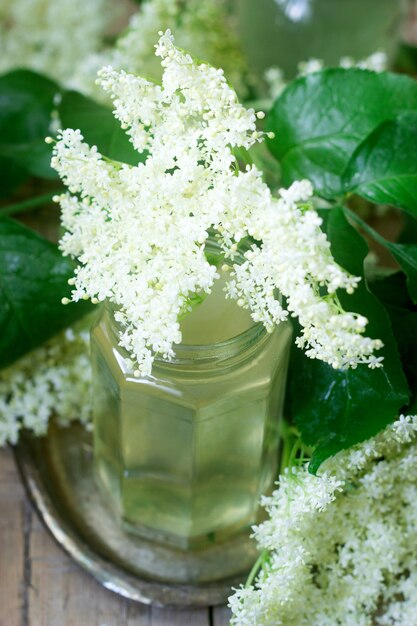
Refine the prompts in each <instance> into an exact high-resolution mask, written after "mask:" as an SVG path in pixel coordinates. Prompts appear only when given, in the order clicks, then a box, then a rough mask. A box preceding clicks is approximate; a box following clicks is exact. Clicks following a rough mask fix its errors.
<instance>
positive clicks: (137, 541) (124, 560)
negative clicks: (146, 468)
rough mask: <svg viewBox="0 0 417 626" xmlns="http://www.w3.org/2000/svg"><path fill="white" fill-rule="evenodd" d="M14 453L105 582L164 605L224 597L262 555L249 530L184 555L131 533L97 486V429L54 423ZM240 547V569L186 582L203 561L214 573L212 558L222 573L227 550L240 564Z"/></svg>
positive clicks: (78, 555)
mask: <svg viewBox="0 0 417 626" xmlns="http://www.w3.org/2000/svg"><path fill="white" fill-rule="evenodd" d="M14 452H15V458H16V462H17V465H18V467H19V469H20V473H21V475H22V478H23V481H24V483H25V486H26V489H27V491H28V493H29V496H30V498H31V500H32V501H33V503H34V505H35V507H36V509H37V511H38V513H39V515H40V517H41V519H42V521H43V522H44V523H45V525H46V527H47V528H48V529H49V531H50V532H51V533H52V535H53V536H54V538H55V539H56V541H57V542H58V543H59V544H60V545H61V546H62V548H63V549H64V550H65V551H66V552H67V553H68V554H69V555H70V556H71V557H72V558H73V559H74V560H75V561H76V562H77V563H78V564H79V565H80V566H81V567H83V568H84V569H85V570H87V571H88V572H89V573H90V574H92V575H93V576H94V578H96V579H97V580H98V581H99V582H100V583H101V584H102V585H104V587H106V588H107V589H110V590H111V591H114V592H115V593H118V594H120V595H122V596H124V597H126V598H129V599H131V600H135V601H137V602H142V603H145V604H155V605H160V606H166V605H171V606H195V607H197V606H200V607H201V606H210V605H217V604H224V603H225V602H226V599H227V597H228V596H229V595H230V594H231V588H232V587H236V586H238V585H239V584H240V583H241V582H243V581H244V580H245V578H246V574H247V571H248V570H249V569H250V566H251V564H252V563H253V562H254V561H255V559H256V556H257V553H256V547H255V545H254V542H253V541H251V540H249V538H248V535H247V534H246V535H242V536H240V537H239V538H237V539H236V540H234V542H229V543H228V544H220V545H217V546H213V547H210V549H209V550H208V551H207V550H206V551H204V553H201V552H194V553H193V552H191V553H185V554H184V553H180V552H178V551H177V550H175V549H173V548H167V547H162V546H159V545H158V544H155V543H152V542H150V541H147V540H145V539H141V538H140V537H138V536H136V535H133V534H131V533H127V532H126V531H125V530H124V529H123V526H122V525H121V524H120V523H119V520H118V517H117V515H116V514H115V512H114V510H113V509H112V508H111V505H110V503H109V502H108V501H107V500H108V499H106V497H105V496H104V495H103V494H102V492H101V491H100V489H99V488H98V487H97V485H96V482H95V478H94V473H93V464H92V445H91V434H89V433H87V432H86V431H85V429H84V428H82V427H81V426H80V425H78V424H75V425H72V426H71V427H68V428H58V427H56V426H54V425H52V426H51V428H50V430H49V432H48V436H47V437H43V438H37V437H33V436H31V435H27V434H25V435H24V436H22V437H21V439H20V442H19V444H18V445H17V446H16V447H15V448H14ZM236 554H240V561H241V563H242V570H243V571H242V570H241V572H242V573H241V574H240V575H238V576H236V575H230V576H229V575H228V574H227V573H226V575H223V578H222V579H220V580H214V581H212V582H200V583H198V584H188V583H184V582H181V580H186V579H187V578H188V580H190V579H191V580H201V576H199V574H200V573H201V568H202V565H203V566H204V568H205V570H207V571H209V572H210V563H211V562H212V563H213V565H212V571H213V572H214V567H215V564H216V563H218V561H219V556H221V559H222V561H223V563H225V564H226V567H227V563H229V562H230V563H231V564H232V565H231V566H232V567H233V557H234V555H236ZM242 555H244V558H243V559H242ZM194 572H195V574H196V575H195V578H193V575H194ZM203 578H204V577H203Z"/></svg>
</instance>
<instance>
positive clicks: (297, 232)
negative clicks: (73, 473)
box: [52, 31, 382, 375]
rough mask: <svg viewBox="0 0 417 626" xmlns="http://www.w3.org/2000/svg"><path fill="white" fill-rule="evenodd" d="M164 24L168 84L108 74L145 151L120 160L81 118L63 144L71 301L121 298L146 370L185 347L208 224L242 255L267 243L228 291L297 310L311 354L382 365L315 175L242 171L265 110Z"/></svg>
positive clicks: (250, 304) (264, 307)
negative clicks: (327, 225) (320, 204)
mask: <svg viewBox="0 0 417 626" xmlns="http://www.w3.org/2000/svg"><path fill="white" fill-rule="evenodd" d="M160 35H161V36H160V39H159V42H158V44H157V46H156V54H157V56H159V57H161V59H162V66H163V77H162V84H161V85H157V84H154V83H152V82H149V81H148V80H145V79H144V78H140V77H137V76H133V75H131V74H127V73H125V72H123V71H120V72H118V71H115V70H113V69H112V68H110V67H107V68H103V70H101V72H100V78H99V82H100V84H101V85H102V87H103V88H104V89H105V90H106V91H107V92H108V93H109V94H110V95H111V97H112V99H113V101H114V106H115V116H116V117H117V119H118V120H119V121H120V123H121V125H122V127H123V128H125V129H126V132H127V134H128V135H129V136H130V138H131V141H132V143H133V145H134V147H135V148H136V149H137V150H138V152H143V151H144V150H146V151H148V152H149V154H148V155H147V157H146V160H145V162H143V163H139V164H138V165H137V166H130V165H126V164H122V163H115V162H112V161H110V160H109V159H106V158H104V157H102V156H101V155H100V154H99V152H98V151H97V149H96V148H95V147H92V148H90V147H89V146H87V145H86V144H85V143H83V140H82V136H81V134H80V132H79V131H76V130H65V131H63V132H62V133H61V134H60V135H59V141H58V142H57V144H56V145H55V146H54V151H53V159H52V166H53V167H54V168H55V169H56V170H57V171H58V172H59V174H60V176H61V177H62V179H63V181H64V183H65V184H66V185H67V186H68V188H69V193H67V194H64V195H62V196H60V197H59V198H57V200H58V201H59V202H60V204H61V207H62V221H63V225H64V226H65V228H66V230H67V232H66V234H65V235H64V237H63V238H62V240H61V243H60V246H61V249H62V251H63V252H64V254H67V255H71V256H74V257H76V258H78V260H79V266H78V268H77V270H76V273H75V276H74V278H73V279H72V284H73V285H74V287H75V288H74V291H73V293H72V298H73V300H78V299H80V298H83V297H86V296H87V297H89V298H91V299H92V300H93V302H98V301H103V300H105V299H107V300H109V301H111V302H113V303H114V304H115V306H116V309H117V312H116V314H115V316H116V320H117V321H118V322H119V323H120V325H121V327H122V328H123V331H122V332H121V336H120V345H121V346H123V347H124V348H125V349H126V350H128V352H129V353H130V354H131V355H132V358H133V360H134V361H135V362H136V364H137V366H136V374H137V375H148V374H149V373H150V371H151V366H152V361H153V357H154V355H155V354H160V355H163V356H164V357H165V358H171V357H173V355H174V348H173V345H174V344H178V343H179V342H180V341H181V333H180V329H179V322H178V317H179V315H180V314H181V313H182V312H183V311H184V310H185V309H186V308H187V302H188V301H189V298H190V297H192V296H193V295H194V294H195V293H197V294H204V293H209V292H210V289H211V287H212V285H213V282H214V280H215V279H216V278H218V274H217V271H216V267H215V266H213V265H210V264H209V263H208V261H207V259H206V257H205V241H206V239H207V237H208V233H209V230H210V229H214V231H215V232H216V233H217V235H218V240H219V243H220V245H221V246H222V248H223V250H224V253H225V255H226V256H227V257H230V258H231V261H232V263H233V258H234V254H235V252H236V249H237V246H238V243H239V242H240V240H241V239H242V238H245V237H247V236H249V237H252V238H253V239H254V240H256V241H258V242H262V243H260V244H257V245H254V246H253V247H252V248H251V249H250V250H248V251H247V252H246V254H245V262H244V263H243V265H238V264H234V268H233V270H232V272H231V273H230V280H229V283H228V286H227V295H228V296H229V297H232V298H235V299H237V301H238V304H239V305H240V306H243V307H245V308H248V309H250V311H251V313H252V316H253V319H254V320H255V321H261V322H262V323H263V324H264V325H265V326H266V328H267V329H268V330H272V328H273V326H274V325H275V324H278V323H279V322H281V321H283V320H285V319H286V318H287V317H288V315H289V312H290V313H291V314H292V315H295V316H297V317H298V318H299V320H300V323H301V325H302V326H303V331H302V336H301V337H300V338H299V339H298V340H297V342H298V344H299V345H301V346H303V347H305V348H306V351H307V354H308V355H309V356H311V357H314V358H320V359H323V360H325V361H326V362H328V363H331V364H332V365H333V366H334V367H343V366H355V365H356V364H357V363H368V364H369V365H371V366H377V365H379V361H380V359H378V358H376V357H374V356H373V351H374V350H375V349H378V348H380V347H381V345H382V344H381V342H380V341H378V340H373V339H369V338H367V337H364V336H363V331H364V329H365V326H366V319H365V318H363V317H361V316H358V315H355V314H351V313H346V312H344V311H343V310H342V309H341V307H340V304H339V302H338V300H337V297H336V294H335V292H336V290H337V289H346V290H347V291H348V292H351V291H353V289H354V288H355V286H356V284H357V282H358V280H359V279H357V278H355V277H352V276H350V275H348V274H347V273H346V272H345V271H344V270H343V269H342V268H340V267H339V266H338V265H337V264H336V263H335V262H334V260H333V258H332V256H331V253H330V245H329V243H328V241H327V239H326V237H325V235H324V234H323V232H322V231H321V229H320V224H321V220H320V218H319V216H318V215H317V213H316V212H315V210H314V209H313V208H312V206H311V203H309V202H308V201H309V199H310V197H311V195H312V193H313V190H312V187H311V184H310V183H309V182H308V181H300V182H296V183H294V184H293V185H292V187H291V188H290V189H288V190H284V189H282V190H281V191H280V197H279V198H275V197H273V196H272V194H271V191H270V190H269V188H268V187H267V185H266V184H265V183H264V182H263V181H262V176H261V172H260V171H259V170H257V169H256V167H254V166H252V167H250V166H248V167H247V169H246V170H245V171H243V172H242V171H239V170H238V168H237V163H236V159H235V157H234V154H233V148H235V147H240V148H245V149H248V148H250V147H251V146H252V145H253V144H254V143H256V142H257V141H259V140H261V139H262V134H261V133H259V132H258V131H257V130H256V116H255V113H254V111H253V110H248V109H245V108H244V107H243V106H242V105H241V104H239V102H238V100H237V97H236V94H235V92H234V91H233V90H232V89H231V88H230V87H229V85H228V84H227V82H226V79H225V77H224V75H223V72H222V70H217V69H214V68H213V67H210V66H207V65H205V64H200V63H196V62H195V61H193V59H192V58H191V56H190V55H188V54H187V53H185V52H183V51H182V50H180V49H178V48H176V47H175V46H174V43H173V38H172V35H171V33H170V31H167V32H166V33H165V34H162V33H161V34H160ZM258 116H259V114H258ZM138 160H139V155H138ZM277 289H278V290H279V292H280V293H281V294H282V296H284V297H285V298H286V300H287V310H284V309H283V307H282V305H281V303H280V301H279V299H277V297H276V290H277ZM323 289H325V290H326V291H327V295H326V296H325V297H322V296H321V295H320V291H321V290H323Z"/></svg>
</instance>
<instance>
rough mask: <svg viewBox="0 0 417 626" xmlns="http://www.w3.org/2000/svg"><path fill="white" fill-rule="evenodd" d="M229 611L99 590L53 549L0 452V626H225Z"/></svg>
mask: <svg viewBox="0 0 417 626" xmlns="http://www.w3.org/2000/svg"><path fill="white" fill-rule="evenodd" d="M229 617H230V614H229V611H228V609H227V608H222V607H220V608H219V607H217V608H209V609H197V610H189V609H184V610H181V609H169V608H166V609H160V608H153V607H148V606H145V605H141V604H137V603H134V602H131V601H129V600H125V599H124V598H121V597H119V596H117V595H116V594H113V593H112V592H111V591H107V590H106V589H104V587H101V585H99V584H98V583H97V582H96V581H95V580H94V579H93V578H92V577H91V576H90V575H89V574H87V573H86V572H84V571H82V570H81V569H80V568H79V567H78V565H76V563H74V562H73V561H72V560H71V559H70V558H69V557H68V556H67V555H66V554H65V553H64V552H63V550H62V549H61V548H60V547H59V546H58V545H57V544H56V543H55V541H54V540H53V539H52V537H51V536H50V535H49V533H48V532H47V531H46V530H45V528H44V527H43V525H42V524H41V522H40V521H39V519H38V517H37V514H36V512H35V511H34V510H33V508H32V506H31V504H30V502H29V501H28V499H27V497H26V495H25V493H24V490H23V487H22V485H21V482H20V478H19V475H18V472H17V469H16V467H15V464H14V460H13V456H12V454H11V452H10V450H0V626H228V624H229Z"/></svg>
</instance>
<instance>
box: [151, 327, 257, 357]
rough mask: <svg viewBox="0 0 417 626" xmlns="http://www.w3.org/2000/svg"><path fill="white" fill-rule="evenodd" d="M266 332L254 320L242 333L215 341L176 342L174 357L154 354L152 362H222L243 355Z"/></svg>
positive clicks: (255, 344)
mask: <svg viewBox="0 0 417 626" xmlns="http://www.w3.org/2000/svg"><path fill="white" fill-rule="evenodd" d="M268 334H269V333H268V332H267V330H266V329H265V327H264V325H263V324H261V323H260V322H254V323H253V324H252V325H251V326H250V327H249V328H247V329H246V330H244V331H243V332H242V333H239V334H238V335H233V337H229V338H228V339H224V340H222V341H218V342H215V343H208V344H183V343H180V344H176V345H175V347H174V352H175V356H174V357H172V358H171V359H165V358H164V357H161V356H159V355H155V359H154V363H155V365H156V366H162V367H169V366H171V365H173V366H175V365H210V364H213V363H216V364H220V363H224V362H225V361H229V360H230V359H234V358H236V357H240V356H243V355H245V354H246V353H247V351H248V350H250V349H251V348H255V347H257V346H258V345H259V344H260V343H261V342H262V339H263V338H266V337H267V336H268Z"/></svg>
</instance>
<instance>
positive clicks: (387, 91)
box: [266, 68, 417, 198]
mask: <svg viewBox="0 0 417 626" xmlns="http://www.w3.org/2000/svg"><path fill="white" fill-rule="evenodd" d="M407 111H417V82H416V81H414V80H412V79H411V78H408V77H406V76H400V75H396V74H390V73H386V72H384V73H381V74H377V73H375V72H369V71H366V70H360V69H341V68H339V69H327V70H323V71H322V72H318V73H315V74H311V75H309V76H306V77H303V78H299V79H297V80H295V81H294V82H293V83H291V84H290V85H289V86H288V87H287V89H286V90H285V91H284V92H283V93H282V94H281V96H280V97H279V98H278V99H277V100H276V101H275V103H274V106H273V108H272V110H271V112H270V113H269V115H268V118H267V121H266V129H267V130H268V131H273V132H274V133H275V139H272V140H269V148H270V150H271V151H272V153H273V154H274V155H275V156H276V157H277V158H278V160H279V161H280V163H281V166H282V174H283V183H284V184H286V185H288V184H290V183H291V182H292V181H294V180H296V179H299V178H308V179H309V180H311V182H312V183H313V185H314V187H315V189H316V191H317V193H318V194H319V195H322V196H323V197H325V198H336V197H340V196H342V195H343V193H344V189H343V185H342V181H341V178H342V174H343V172H344V170H345V168H346V166H347V164H348V162H349V160H350V158H351V156H352V154H353V153H354V151H355V150H356V148H357V147H358V146H359V144H360V143H361V142H362V141H363V140H364V139H365V138H366V137H367V136H368V135H369V134H370V133H371V132H372V131H373V130H374V128H376V127H377V126H379V124H381V123H382V122H384V121H385V120H390V119H394V118H396V117H397V116H398V115H400V114H401V113H404V112H407Z"/></svg>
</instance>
